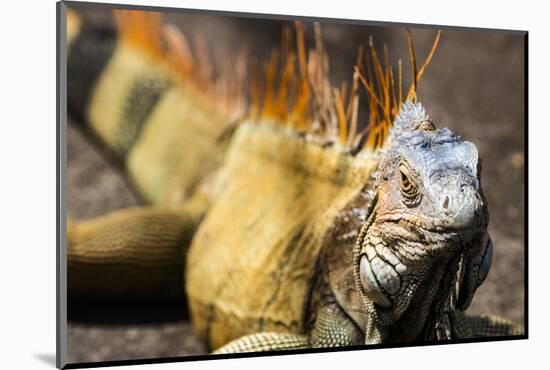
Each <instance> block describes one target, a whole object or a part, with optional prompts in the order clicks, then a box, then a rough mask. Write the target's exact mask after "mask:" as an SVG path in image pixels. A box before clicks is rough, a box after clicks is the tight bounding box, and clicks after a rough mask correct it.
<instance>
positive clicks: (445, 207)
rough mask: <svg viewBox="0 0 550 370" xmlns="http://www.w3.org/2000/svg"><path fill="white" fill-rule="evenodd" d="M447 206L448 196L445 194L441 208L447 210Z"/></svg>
mask: <svg viewBox="0 0 550 370" xmlns="http://www.w3.org/2000/svg"><path fill="white" fill-rule="evenodd" d="M447 208H449V197H448V196H445V200H444V201H443V209H444V210H447Z"/></svg>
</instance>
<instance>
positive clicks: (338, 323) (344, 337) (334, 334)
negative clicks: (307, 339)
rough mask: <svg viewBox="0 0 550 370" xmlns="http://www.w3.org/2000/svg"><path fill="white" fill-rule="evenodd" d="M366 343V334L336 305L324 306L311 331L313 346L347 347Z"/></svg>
mask: <svg viewBox="0 0 550 370" xmlns="http://www.w3.org/2000/svg"><path fill="white" fill-rule="evenodd" d="M363 343H364V334H362V332H361V331H360V330H359V328H358V327H357V326H356V325H355V324H354V323H353V322H352V321H351V319H350V318H349V317H347V316H346V314H345V313H344V312H343V311H342V309H341V308H340V307H339V306H338V305H337V304H336V303H329V304H326V305H324V306H322V307H321V308H320V309H319V311H318V312H317V318H316V319H315V325H314V327H313V330H312V331H311V346H312V347H314V348H316V347H345V346H353V345H360V344H363Z"/></svg>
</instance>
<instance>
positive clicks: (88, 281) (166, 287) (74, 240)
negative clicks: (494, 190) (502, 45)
mask: <svg viewBox="0 0 550 370" xmlns="http://www.w3.org/2000/svg"><path fill="white" fill-rule="evenodd" d="M115 20H116V24H117V26H118V27H117V29H116V30H109V28H108V27H107V28H105V27H104V26H103V25H101V26H99V27H95V28H94V27H92V26H91V25H90V24H89V23H88V20H87V19H85V18H84V17H81V16H79V15H77V14H76V13H74V12H70V13H69V16H68V28H67V39H68V44H69V48H68V105H69V109H70V110H71V112H72V113H73V114H75V115H77V116H79V117H80V119H81V120H82V121H85V122H87V124H88V127H89V128H90V129H91V130H92V131H93V132H94V134H95V135H96V136H97V137H99V139H100V140H101V141H102V142H103V143H104V144H106V145H107V146H108V147H109V148H111V149H112V151H113V152H114V153H115V154H116V155H118V156H119V157H120V158H122V159H123V160H124V163H125V164H126V168H127V170H128V174H129V176H130V178H131V179H132V181H133V182H134V184H135V185H136V187H137V188H138V189H139V190H140V192H141V194H143V195H144V197H145V198H146V199H147V200H148V201H149V202H150V203H151V204H152V206H148V207H140V208H133V209H126V210H121V211H117V212H113V213H112V214H109V215H106V216H103V217H99V218H97V219H92V220H88V221H84V222H78V223H72V222H70V223H69V225H68V231H67V258H68V261H67V262H68V291H69V294H70V295H73V296H76V295H87V296H100V297H125V298H132V297H134V298H143V297H158V298H159V299H160V298H161V297H167V296H168V297H171V296H175V295H178V294H181V293H182V289H181V287H182V285H181V282H182V279H181V275H182V274H184V279H183V280H184V287H185V294H186V297H187V300H188V304H189V307H190V314H191V320H192V323H193V328H194V330H195V332H196V334H197V336H198V337H199V338H200V339H201V340H203V341H204V342H205V343H206V345H207V346H208V348H209V349H211V350H215V353H232V352H251V351H261V350H282V349H293V348H311V347H328V346H350V345H361V344H375V343H404V342H418V341H420V342H422V341H434V340H447V339H454V338H475V337H482V336H498V335H519V334H522V333H523V328H522V327H521V326H518V325H515V324H513V323H512V322H510V321H507V320H505V319H502V318H499V317H494V316H487V317H473V316H468V315H466V314H465V313H464V311H465V310H466V308H467V307H468V305H469V304H470V302H471V300H472V297H473V295H474V292H475V291H476V289H477V287H478V286H479V285H480V284H481V283H482V282H483V280H484V279H485V277H486V276H487V273H488V271H489V268H490V266H491V258H492V248H493V247H492V243H491V239H490V237H489V235H488V232H487V225H488V212H487V204H486V201H485V198H484V196H483V192H482V189H481V184H480V171H481V166H480V163H481V162H480V159H479V156H478V152H477V149H476V147H475V145H474V144H472V143H470V142H468V141H464V140H462V139H461V138H460V137H458V136H456V135H455V134H454V133H452V132H451V131H450V130H449V129H447V128H436V125H435V123H434V122H432V120H431V119H430V118H429V116H428V115H427V113H426V112H425V110H424V108H423V106H422V104H421V103H420V102H417V99H416V85H417V83H418V81H419V80H420V77H421V76H422V74H423V72H424V70H425V68H426V66H427V65H428V63H429V61H430V60H431V58H432V55H433V52H434V51H435V48H436V46H437V43H438V41H439V33H438V35H437V37H436V41H435V42H434V46H433V47H432V50H431V51H430V53H429V55H428V57H427V58H426V61H425V62H424V64H423V65H422V66H421V68H420V69H418V68H417V65H416V57H415V54H414V46H413V44H412V37H410V34H409V49H410V56H411V65H412V68H411V70H412V76H413V77H412V84H411V87H410V88H409V90H408V91H407V92H406V94H403V91H402V90H403V89H402V77H401V75H402V71H401V64H399V73H398V78H394V77H395V76H394V72H393V69H392V67H391V66H390V65H389V64H388V63H387V62H384V63H382V62H381V58H379V56H378V54H377V53H376V49H375V48H374V47H373V45H372V42H370V53H369V52H367V53H366V55H368V56H369V59H368V60H366V58H365V60H363V57H364V56H365V54H364V53H362V52H360V53H359V55H360V57H359V58H358V61H357V66H356V68H355V70H354V74H353V82H352V86H351V88H350V90H349V92H348V91H346V90H347V89H346V88H345V85H344V86H342V88H341V89H334V88H333V87H332V86H331V84H330V83H329V80H328V62H327V57H326V52H325V51H324V49H323V46H322V43H321V36H320V29H319V27H318V26H316V27H315V36H316V37H315V39H316V45H315V48H314V49H312V50H311V51H309V53H307V52H306V47H305V43H304V37H303V33H304V29H303V26H302V25H301V24H299V23H297V24H296V30H295V34H296V39H295V44H296V45H295V47H293V46H291V44H292V42H291V37H290V32H289V31H285V33H284V35H285V36H284V38H283V39H284V43H283V45H284V47H283V48H282V50H281V51H280V54H281V55H278V54H277V53H274V54H273V56H272V58H271V59H270V61H269V62H268V63H267V65H266V67H265V71H266V73H265V80H264V81H263V84H260V83H259V82H258V81H259V79H252V81H250V85H251V86H252V93H251V103H250V105H249V107H248V108H246V100H247V99H246V97H245V96H244V95H243V85H244V79H245V78H246V76H247V75H249V74H251V73H249V72H248V71H249V70H253V68H251V67H248V66H247V64H246V57H245V56H243V55H242V54H239V55H238V56H237V58H236V59H235V61H234V62H233V64H232V66H230V67H229V68H228V69H227V70H226V71H229V70H230V69H231V68H232V73H228V72H226V73H225V74H224V73H222V74H221V75H222V78H226V79H225V80H222V82H223V83H220V82H219V81H217V82H216V81H214V80H213V79H212V77H211V75H212V73H211V70H212V67H211V63H210V62H209V60H208V58H206V56H205V55H206V53H205V51H204V50H205V49H204V46H201V43H200V42H199V43H198V44H196V45H198V46H196V47H195V48H194V50H195V51H194V52H192V51H191V49H192V48H191V47H190V46H189V44H188V43H187V41H186V39H185V38H184V36H183V35H182V34H181V33H179V32H178V31H177V29H176V28H174V27H173V26H164V25H162V23H161V20H160V16H159V14H158V13H153V12H141V11H115ZM279 60H280V61H281V67H280V68H277V63H278V61H279ZM367 61H369V62H368V63H367ZM278 71H279V72H278ZM227 78H229V80H227ZM220 86H222V87H221V90H220V88H219V87H220ZM276 86H277V88H276ZM360 87H362V88H364V90H365V92H366V94H367V96H368V111H369V117H368V125H367V126H366V128H365V129H361V128H360V127H359V125H358V104H359V88H360ZM262 92H263V93H262ZM403 95H404V96H403Z"/></svg>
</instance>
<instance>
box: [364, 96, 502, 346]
mask: <svg viewBox="0 0 550 370" xmlns="http://www.w3.org/2000/svg"><path fill="white" fill-rule="evenodd" d="M479 161H480V160H479V156H478V151H477V149H476V146H475V145H474V144H472V143H471V142H468V141H464V140H461V139H460V137H458V136H457V135H455V134H454V133H453V132H452V131H451V130H449V129H447V128H442V129H437V128H436V127H435V125H434V124H433V123H432V121H431V120H430V119H429V117H428V116H427V114H426V112H425V110H424V108H423V107H422V105H421V104H419V103H418V104H416V103H412V102H408V103H406V104H404V106H403V108H402V109H401V112H400V114H399V116H398V117H397V119H396V121H395V125H394V128H393V130H392V133H391V135H390V138H389V142H388V147H387V149H386V150H385V152H384V153H383V158H382V160H381V162H380V165H379V170H378V173H377V179H376V186H375V193H376V198H375V201H374V203H373V208H372V211H371V213H370V215H369V218H368V220H367V222H366V223H365V224H364V225H363V227H362V230H361V233H360V236H359V237H358V240H357V244H356V247H355V251H354V262H355V263H354V265H355V266H354V269H355V271H354V274H355V278H354V280H355V288H356V289H357V290H358V291H359V295H360V296H361V300H362V302H363V304H364V306H365V309H366V310H367V312H368V316H369V320H368V324H367V328H366V329H365V333H366V342H367V343H377V342H381V341H384V342H388V341H406V340H413V339H427V340H430V339H435V338H442V337H443V338H448V337H449V336H450V333H449V328H448V326H446V323H448V320H449V319H450V316H452V312H454V309H455V307H457V308H459V309H465V308H466V307H467V306H468V305H469V303H470V301H471V299H472V296H473V293H474V291H475V289H476V288H477V287H478V286H479V284H481V282H482V281H483V280H484V278H485V276H486V275H487V272H488V270H489V268H490V263H491V252H492V245H491V241H490V239H489V236H488V234H487V223H488V213H487V205H486V202H485V200H484V197H483V193H482V191H481V186H480V163H479Z"/></svg>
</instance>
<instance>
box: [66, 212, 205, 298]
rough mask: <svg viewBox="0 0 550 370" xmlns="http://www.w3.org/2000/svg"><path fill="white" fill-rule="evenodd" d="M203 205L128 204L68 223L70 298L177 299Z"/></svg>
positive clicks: (68, 280) (68, 287)
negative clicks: (165, 206)
mask: <svg viewBox="0 0 550 370" xmlns="http://www.w3.org/2000/svg"><path fill="white" fill-rule="evenodd" d="M203 210H204V207H201V206H200V205H198V204H195V203H189V204H187V205H185V206H182V207H179V208H174V209H159V208H153V207H143V208H128V209H124V210H120V211H116V212H112V213H110V214H108V215H105V216H102V217H98V218H95V219H91V220H88V221H83V222H79V223H72V222H69V223H68V225H67V289H68V295H69V296H93V297H108V298H117V299H132V298H139V299H144V298H161V297H164V298H174V297H178V296H182V294H183V291H184V290H183V281H182V279H183V266H184V255H183V251H184V249H185V248H184V247H185V246H187V245H188V244H189V242H190V239H191V237H192V235H193V232H194V229H195V227H196V225H197V223H198V221H199V219H200V217H201V214H202V212H203Z"/></svg>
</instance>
